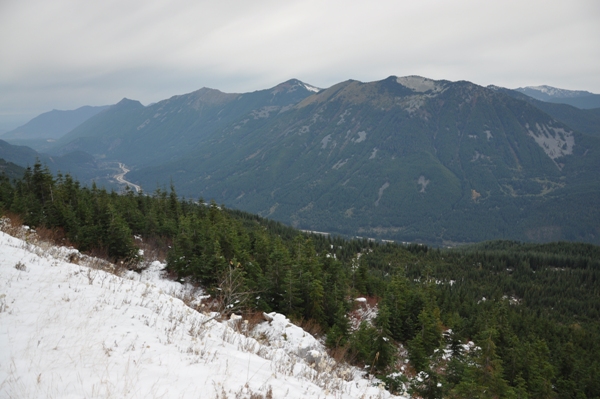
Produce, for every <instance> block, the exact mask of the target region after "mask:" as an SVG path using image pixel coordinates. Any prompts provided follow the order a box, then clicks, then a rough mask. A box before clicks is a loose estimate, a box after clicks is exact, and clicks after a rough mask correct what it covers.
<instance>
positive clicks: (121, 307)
mask: <svg viewBox="0 0 600 399" xmlns="http://www.w3.org/2000/svg"><path fill="white" fill-rule="evenodd" d="M69 260H71V261H72V262H78V263H79V264H74V263H69ZM94 265H96V266H97V265H102V262H101V261H98V260H94V259H91V258H85V257H82V256H80V255H79V254H78V253H77V252H76V251H75V250H72V249H66V248H57V247H50V246H45V247H42V246H40V245H39V244H37V245H36V244H32V243H28V242H26V241H23V240H21V239H17V238H14V237H12V236H9V235H7V234H5V233H3V232H0V397H2V398H40V397H48V398H81V397H85V398H271V397H272V398H389V397H393V396H392V395H390V394H389V393H388V392H387V391H384V390H383V389H381V388H380V387H379V386H378V385H377V380H368V379H365V378H362V377H361V376H360V373H359V371H358V370H356V369H354V368H350V367H346V366H340V365H337V364H336V363H335V362H333V360H331V359H330V358H329V357H328V356H327V355H326V354H325V352H324V350H323V347H322V345H321V344H320V343H319V342H318V341H316V340H315V339H314V338H313V337H312V336H310V335H309V334H307V333H305V332H304V331H303V330H301V329H300V328H299V327H296V326H294V325H292V324H291V323H289V321H288V320H287V319H286V318H285V317H284V316H283V315H278V314H274V313H273V314H270V315H269V316H270V318H272V321H271V322H269V323H267V322H265V323H263V324H259V325H258V326H257V327H256V329H255V330H254V331H251V332H245V331H244V330H245V329H246V327H245V326H246V325H247V324H245V323H244V321H243V320H236V321H231V320H230V321H227V322H218V321H216V320H211V316H212V315H211V314H202V313H198V312H197V311H195V310H193V309H192V308H190V307H188V306H187V305H186V303H184V301H182V300H181V299H178V298H183V299H186V298H188V299H189V298H191V295H190V287H184V286H182V285H181V284H178V283H175V282H170V281H166V280H161V279H160V277H159V276H160V268H162V265H160V264H159V263H157V262H155V263H154V264H153V265H152V267H151V268H150V269H149V271H148V272H146V273H144V274H142V275H139V274H136V273H133V272H130V273H127V274H124V275H123V276H117V275H115V274H112V273H108V272H106V271H103V270H101V269H99V268H94V267H89V266H94ZM103 268H105V269H106V268H107V266H106V265H103ZM109 268H110V267H109Z"/></svg>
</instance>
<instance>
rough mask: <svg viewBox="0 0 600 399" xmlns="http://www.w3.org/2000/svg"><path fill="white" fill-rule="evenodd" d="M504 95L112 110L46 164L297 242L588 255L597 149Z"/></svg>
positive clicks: (245, 98)
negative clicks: (300, 236)
mask: <svg viewBox="0 0 600 399" xmlns="http://www.w3.org/2000/svg"><path fill="white" fill-rule="evenodd" d="M515 93H516V92H515ZM512 94H514V93H512ZM512 94H511V93H507V92H504V91H502V90H496V89H491V88H485V87H481V86H478V85H475V84H472V83H469V82H465V81H461V82H450V81H445V80H440V81H434V80H430V79H426V78H422V77H417V76H409V77H400V78H398V77H395V76H390V77H389V78H387V79H384V80H382V81H378V82H371V83H362V82H358V81H353V80H349V81H346V82H342V83H339V84H337V85H335V86H332V87H330V88H328V89H325V90H321V91H319V92H315V91H311V90H310V89H309V88H308V85H306V84H304V83H302V82H300V81H297V80H291V81H288V82H285V83H283V84H281V85H278V86H276V87H275V88H272V89H268V90H261V91H257V92H253V93H245V94H226V93H222V92H220V91H218V90H212V89H201V90H199V91H197V92H193V93H190V94H186V95H183V96H175V97H172V98H171V99H168V100H164V101H161V102H159V103H157V104H154V105H152V106H148V107H143V106H142V105H141V104H139V103H133V102H131V101H130V100H128V101H125V103H119V104H117V105H115V106H113V107H112V108H111V109H109V110H107V111H106V112H103V113H102V114H99V115H96V116H95V117H93V118H91V119H89V120H88V121H86V122H85V123H83V124H82V125H81V126H79V127H78V128H76V129H74V130H73V131H71V132H70V133H69V134H67V135H65V136H64V137H63V138H62V139H61V140H59V141H58V142H57V146H56V147H55V151H57V152H61V151H71V150H74V149H78V150H84V151H90V152H92V153H93V154H96V155H97V156H99V157H102V158H103V159H105V160H119V161H121V162H125V163H126V164H127V165H128V166H130V167H133V170H132V171H131V172H130V173H128V175H127V179H128V180H129V181H132V182H134V183H136V184H141V185H142V186H143V187H145V188H146V189H147V190H150V191H152V190H154V188H155V187H156V186H157V184H158V185H162V186H164V185H167V184H168V182H169V181H173V183H174V184H175V187H176V188H177V190H178V192H179V193H180V194H183V195H185V196H186V197H193V198H198V197H200V196H202V197H203V198H205V199H207V200H209V199H215V200H216V201H217V202H218V203H224V204H225V205H228V206H230V207H235V208H240V209H243V210H247V211H250V212H255V213H259V214H260V215H262V216H266V217H270V218H273V219H276V220H280V221H283V222H286V223H289V224H292V225H294V226H295V227H299V228H302V229H306V230H318V231H327V232H332V233H338V234H347V235H359V236H367V237H378V238H383V239H393V240H399V241H423V242H429V243H438V244H452V243H457V242H474V241H482V240H487V239H493V238H505V239H519V240H526V241H548V240H559V239H564V240H581V241H589V242H595V243H598V242H600V209H599V208H598V207H597V204H598V203H600V173H599V172H598V171H600V138H598V137H593V136H591V135H589V134H585V133H583V132H582V131H581V130H579V129H574V128H573V127H571V126H569V125H568V124H566V123H564V122H561V121H560V120H559V119H558V118H555V117H553V116H552V115H550V114H549V113H548V112H545V111H544V110H542V109H540V108H539V107H537V106H535V105H534V103H533V102H532V101H536V100H533V99H531V98H530V97H527V99H528V101H526V100H525V99H523V98H521V99H520V98H515V95H512ZM516 94H517V95H518V96H524V95H522V94H520V93H516ZM529 100H531V101H529ZM544 104H548V103H544ZM551 105H559V104H551ZM561 106H562V107H566V106H564V105H561ZM570 108H572V107H570ZM573 109H575V108H573ZM576 111H581V110H576Z"/></svg>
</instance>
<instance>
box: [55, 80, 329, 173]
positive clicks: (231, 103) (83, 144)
mask: <svg viewBox="0 0 600 399" xmlns="http://www.w3.org/2000/svg"><path fill="white" fill-rule="evenodd" d="M315 91H318V89H317V88H315V87H313V86H310V85H307V84H305V83H302V82H301V81H299V80H296V79H292V80H289V81H287V82H284V83H282V84H280V85H277V86H275V87H273V88H271V89H267V90H260V91H255V92H253V93H245V94H237V93H233V94H227V93H223V92H221V91H219V90H214V89H209V88H202V89H200V90H197V91H195V92H193V93H189V94H184V95H179V96H174V97H171V98H170V99H168V100H164V101H160V102H158V103H155V104H152V105H150V106H147V107H144V106H143V105H142V104H140V103H139V102H137V101H132V100H128V99H123V100H122V101H121V102H119V103H118V104H116V105H114V106H112V107H110V108H109V109H108V110H106V111H105V112H103V113H101V114H98V115H96V116H95V117H93V118H90V119H89V120H87V121H86V122H84V123H83V124H81V125H80V126H78V127H77V128H76V129H73V130H72V131H71V132H69V133H68V134H67V135H65V136H64V137H62V138H61V139H60V140H59V141H58V142H57V143H56V144H55V146H54V151H60V153H63V152H65V151H74V150H82V151H86V152H89V153H91V154H94V155H96V156H98V157H102V158H104V157H108V158H112V159H123V160H127V162H128V163H129V164H131V165H132V166H138V167H139V166H142V165H155V164H156V163H157V162H167V161H171V160H174V159H177V158H178V157H180V156H181V155H182V154H184V153H187V152H188V151H189V150H190V148H192V147H193V146H194V145H196V144H197V143H198V142H199V141H201V140H202V139H203V138H205V137H207V136H209V135H210V134H211V133H212V132H215V131H217V130H219V129H222V128H224V127H226V126H228V125H230V124H231V123H232V122H233V121H237V120H239V119H240V118H242V117H245V118H248V120H247V121H246V122H248V121H249V120H250V119H252V120H265V119H266V118H268V117H269V116H272V115H277V114H278V113H281V112H285V110H286V109H289V108H290V107H292V106H293V105H295V104H297V103H298V102H300V101H301V100H302V99H304V98H306V97H308V96H310V95H311V94H313V93H314V92H315ZM246 122H244V123H246Z"/></svg>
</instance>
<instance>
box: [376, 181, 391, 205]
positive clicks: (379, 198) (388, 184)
mask: <svg viewBox="0 0 600 399" xmlns="http://www.w3.org/2000/svg"><path fill="white" fill-rule="evenodd" d="M389 186H390V183H388V182H385V183H384V184H383V186H381V187H380V188H379V193H378V196H377V201H375V206H379V201H380V200H381V197H382V196H383V192H384V191H385V190H386V189H387V188H388V187H389Z"/></svg>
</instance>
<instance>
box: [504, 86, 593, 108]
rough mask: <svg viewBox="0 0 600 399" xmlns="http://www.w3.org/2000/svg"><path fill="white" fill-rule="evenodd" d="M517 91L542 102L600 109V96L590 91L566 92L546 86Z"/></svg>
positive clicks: (521, 88) (523, 88)
mask: <svg viewBox="0 0 600 399" xmlns="http://www.w3.org/2000/svg"><path fill="white" fill-rule="evenodd" d="M515 90H516V91H518V92H520V93H523V94H526V95H528V96H529V97H533V98H535V99H536V100H540V101H546V102H551V103H560V104H569V105H572V106H574V107H577V108H582V109H591V108H599V107H600V94H594V93H590V92H589V91H583V90H564V89H557V88H556V87H551V86H545V85H544V86H527V87H519V88H518V89H515Z"/></svg>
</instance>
